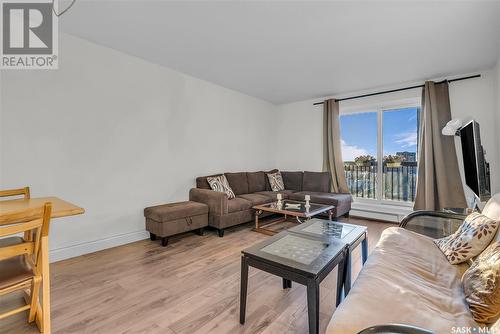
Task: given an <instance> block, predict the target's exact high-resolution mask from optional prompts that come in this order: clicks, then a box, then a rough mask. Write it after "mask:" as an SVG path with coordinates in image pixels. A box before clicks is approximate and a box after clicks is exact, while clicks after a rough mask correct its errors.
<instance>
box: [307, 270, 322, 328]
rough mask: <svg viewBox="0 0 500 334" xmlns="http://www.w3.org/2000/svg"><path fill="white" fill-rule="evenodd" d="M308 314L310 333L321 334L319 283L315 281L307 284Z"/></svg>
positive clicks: (312, 280) (311, 280)
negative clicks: (319, 333)
mask: <svg viewBox="0 0 500 334" xmlns="http://www.w3.org/2000/svg"><path fill="white" fill-rule="evenodd" d="M307 314H308V317H309V333H310V334H317V333H318V332H319V283H318V282H316V281H315V280H314V279H310V280H309V281H308V282H307Z"/></svg>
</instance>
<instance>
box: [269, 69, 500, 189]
mask: <svg viewBox="0 0 500 334" xmlns="http://www.w3.org/2000/svg"><path fill="white" fill-rule="evenodd" d="M498 67H499V66H497V70H496V71H495V70H487V71H483V72H481V78H477V79H470V80H464V81H459V82H454V83H451V84H450V103H451V110H452V117H454V118H469V119H470V118H474V119H476V120H477V121H478V122H479V123H480V125H481V137H482V138H481V139H482V143H483V146H484V147H485V149H486V151H487V159H488V161H489V162H490V165H491V172H492V173H491V174H492V190H493V191H494V192H498V191H500V177H499V175H500V151H499V146H500V145H499V143H500V141H499V137H498V131H497V129H499V128H500V127H498V126H497V125H500V124H499V123H498V119H496V115H495V114H496V113H498V112H499V111H500V109H499V108H500V107H497V105H496V103H497V102H496V99H497V94H498V88H497V94H495V87H496V80H497V79H496V77H497V76H499V77H500V74H499V73H500V70H499V69H498ZM408 85H410V86H411V85H412V84H408ZM401 86H405V85H404V84H402V85H399V87H401ZM392 88H397V87H382V88H380V90H385V89H392ZM364 93H369V91H363V92H352V93H351V94H345V95H343V96H354V95H359V94H364ZM420 97H421V89H413V90H408V91H403V92H397V93H392V94H386V95H378V96H373V97H368V98H363V99H355V100H349V101H344V102H341V103H340V110H341V112H342V110H346V109H350V108H359V107H362V106H368V105H373V104H376V103H379V102H381V101H387V100H388V99H395V100H399V99H415V98H417V99H419V98H420ZM323 99H324V98H318V99H314V100H307V101H301V102H295V103H291V104H286V105H281V106H278V107H277V113H278V118H279V119H280V122H278V125H277V128H276V131H277V136H278V141H277V145H278V146H279V147H280V148H281V149H280V151H279V154H278V155H277V158H276V159H277V161H276V165H277V166H279V167H280V168H281V169H285V170H286V169H288V170H320V169H321V167H322V154H323V153H322V117H323V116H322V110H323V109H322V108H323V107H322V106H321V105H320V106H313V103H314V102H318V101H322V100H323ZM495 121H496V122H497V123H495ZM359 135H360V136H362V135H363V132H362V129H360V132H359ZM297 151H300V152H301V155H300V156H301V158H300V159H297V154H296V152H297Z"/></svg>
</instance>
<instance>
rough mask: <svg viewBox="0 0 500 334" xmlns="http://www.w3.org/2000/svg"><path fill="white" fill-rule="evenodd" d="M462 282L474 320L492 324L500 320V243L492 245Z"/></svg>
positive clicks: (466, 273) (475, 261)
mask: <svg viewBox="0 0 500 334" xmlns="http://www.w3.org/2000/svg"><path fill="white" fill-rule="evenodd" d="M462 282H463V284H464V292H465V299H466V300H467V303H468V304H469V308H470V310H471V312H472V316H473V317H474V320H476V321H477V322H480V323H484V324H492V323H494V322H495V321H497V320H498V319H500V242H494V243H492V244H491V245H490V246H489V247H488V248H486V250H485V251H484V252H482V253H481V255H479V257H478V258H477V259H476V260H474V262H473V263H472V265H471V267H470V268H469V269H468V270H467V271H466V272H465V274H464V276H463V277H462Z"/></svg>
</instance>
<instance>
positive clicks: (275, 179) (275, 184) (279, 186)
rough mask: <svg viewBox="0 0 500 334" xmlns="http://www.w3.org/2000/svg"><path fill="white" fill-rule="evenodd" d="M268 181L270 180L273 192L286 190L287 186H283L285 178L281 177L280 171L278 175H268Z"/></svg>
mask: <svg viewBox="0 0 500 334" xmlns="http://www.w3.org/2000/svg"><path fill="white" fill-rule="evenodd" d="M267 179H268V180H269V184H270V185H271V190H272V191H283V190H285V185H284V184H283V178H282V177H281V173H280V172H279V171H278V172H276V173H268V174H267Z"/></svg>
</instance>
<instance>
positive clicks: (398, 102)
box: [339, 97, 422, 207]
mask: <svg viewBox="0 0 500 334" xmlns="http://www.w3.org/2000/svg"><path fill="white" fill-rule="evenodd" d="M412 107H417V108H420V109H421V108H422V105H421V99H420V98H417V97H414V98H405V99H390V100H389V99H388V100H384V101H379V102H374V103H367V104H360V105H349V106H342V103H341V105H340V108H339V115H340V116H343V115H354V114H360V113H369V112H376V113H377V185H376V190H377V198H376V199H371V198H363V197H356V196H353V199H354V201H355V202H359V203H366V204H380V205H392V206H401V207H413V205H414V202H404V201H395V200H390V199H384V198H383V183H382V181H383V159H384V142H383V137H382V136H383V133H384V128H383V126H384V124H383V115H384V111H387V110H392V109H403V108H412ZM417 131H419V130H418V129H417ZM340 132H342V129H340ZM417 155H418V152H417ZM417 161H418V156H417ZM417 169H418V167H417Z"/></svg>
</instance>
